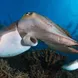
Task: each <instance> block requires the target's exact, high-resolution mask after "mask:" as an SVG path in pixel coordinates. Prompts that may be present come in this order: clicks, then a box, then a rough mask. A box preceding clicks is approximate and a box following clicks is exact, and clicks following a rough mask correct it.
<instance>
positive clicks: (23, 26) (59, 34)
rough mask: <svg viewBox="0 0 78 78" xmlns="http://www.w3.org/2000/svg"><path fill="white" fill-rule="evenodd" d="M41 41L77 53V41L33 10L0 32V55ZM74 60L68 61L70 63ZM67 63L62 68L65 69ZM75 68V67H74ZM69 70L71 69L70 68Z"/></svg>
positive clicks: (10, 54)
mask: <svg viewBox="0 0 78 78" xmlns="http://www.w3.org/2000/svg"><path fill="white" fill-rule="evenodd" d="M38 40H41V41H43V42H44V43H45V44H47V45H49V46H50V47H51V48H53V49H54V50H57V51H61V52H66V53H78V50H76V49H75V48H74V46H78V42H77V41H75V40H74V39H72V38H71V37H70V36H69V34H68V33H67V32H66V31H65V30H64V29H62V28H61V27H59V26H58V25H57V24H55V23H54V22H52V21H51V20H49V19H48V18H47V17H45V16H42V15H40V14H37V13H34V12H28V13H26V14H25V15H24V16H23V17H22V18H21V19H20V20H18V21H16V22H14V23H13V24H11V25H10V26H9V27H7V28H5V29H3V30H2V31H1V32H0V57H11V56H16V55H18V54H21V53H23V52H25V51H27V50H29V49H30V48H31V47H33V46H37V45H38ZM71 64H72V65H73V64H75V62H73V63H70V64H69V67H70V65H71ZM66 67H67V65H64V66H63V67H62V68H64V69H66ZM76 69H77V68H76ZM69 70H73V69H72V68H71V69H69Z"/></svg>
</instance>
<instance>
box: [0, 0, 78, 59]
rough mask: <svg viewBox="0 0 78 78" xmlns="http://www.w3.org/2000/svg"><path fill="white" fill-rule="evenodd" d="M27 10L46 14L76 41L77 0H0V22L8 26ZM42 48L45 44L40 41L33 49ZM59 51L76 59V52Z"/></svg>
mask: <svg viewBox="0 0 78 78" xmlns="http://www.w3.org/2000/svg"><path fill="white" fill-rule="evenodd" d="M27 12H37V13H39V14H41V15H44V16H47V17H48V18H49V19H51V20H52V21H53V22H55V23H56V24H58V25H60V26H61V27H63V28H64V29H66V30H67V31H68V32H69V33H70V35H71V36H72V38H73V39H75V40H77V41H78V0H0V24H3V25H5V26H9V25H10V24H11V23H13V22H15V21H16V20H19V19H20V18H21V17H22V16H23V15H24V14H25V13H27ZM44 48H47V45H45V44H44V43H40V44H39V45H38V46H37V47H35V48H34V49H44ZM59 53H60V54H62V55H66V56H68V57H69V58H70V59H78V54H65V53H62V52H59Z"/></svg>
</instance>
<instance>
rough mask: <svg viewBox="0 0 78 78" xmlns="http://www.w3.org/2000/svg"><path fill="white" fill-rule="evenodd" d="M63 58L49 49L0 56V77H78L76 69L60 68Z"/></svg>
mask: <svg viewBox="0 0 78 78" xmlns="http://www.w3.org/2000/svg"><path fill="white" fill-rule="evenodd" d="M65 59H66V57H64V56H61V55H59V54H57V53H55V52H54V51H52V50H50V49H45V50H38V51H37V50H36V51H28V52H25V53H23V54H21V55H18V56H15V57H11V58H0V78H78V74H77V72H78V70H76V71H71V72H69V71H65V70H62V69H61V66H62V65H63V64H64V60H65Z"/></svg>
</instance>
